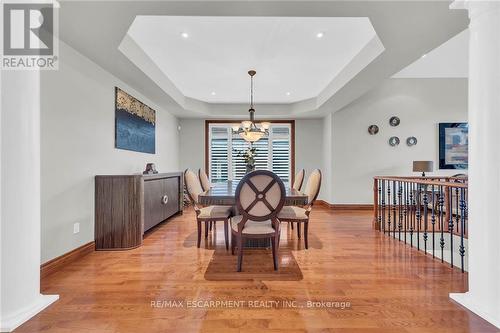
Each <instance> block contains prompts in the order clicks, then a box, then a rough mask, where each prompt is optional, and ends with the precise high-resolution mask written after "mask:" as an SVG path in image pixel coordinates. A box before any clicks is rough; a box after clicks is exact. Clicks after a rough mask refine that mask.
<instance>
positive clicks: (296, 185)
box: [292, 169, 306, 191]
mask: <svg viewBox="0 0 500 333" xmlns="http://www.w3.org/2000/svg"><path fill="white" fill-rule="evenodd" d="M305 174H306V171H305V170H304V169H300V170H299V172H297V173H296V174H295V180H294V181H293V186H292V188H293V189H294V190H297V191H300V189H301V188H302V183H304V176H305Z"/></svg>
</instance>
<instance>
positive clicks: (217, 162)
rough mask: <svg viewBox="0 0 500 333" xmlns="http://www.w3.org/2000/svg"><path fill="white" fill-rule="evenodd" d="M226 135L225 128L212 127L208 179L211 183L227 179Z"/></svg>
mask: <svg viewBox="0 0 500 333" xmlns="http://www.w3.org/2000/svg"><path fill="white" fill-rule="evenodd" d="M228 133H229V132H228V129H227V128H226V127H212V129H211V138H212V139H211V141H210V179H211V182H212V183H217V182H223V181H227V180H228V179H229V178H228V176H229V161H228V145H229V140H228Z"/></svg>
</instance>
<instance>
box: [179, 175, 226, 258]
mask: <svg viewBox="0 0 500 333" xmlns="http://www.w3.org/2000/svg"><path fill="white" fill-rule="evenodd" d="M184 183H185V184H186V189H187V193H188V196H189V199H190V200H191V202H192V203H193V206H194V210H195V212H196V222H197V227H198V241H197V246H198V247H200V243H201V223H202V222H205V239H206V238H207V237H208V229H209V223H212V222H213V223H215V222H217V221H223V222H224V237H225V241H226V250H228V249H229V235H228V228H229V227H228V223H229V217H230V216H231V207H230V206H207V207H202V206H200V204H199V201H198V196H199V195H200V194H201V193H203V192H205V191H203V188H202V187H201V183H200V180H199V179H198V176H196V174H195V173H194V172H193V171H191V170H189V169H186V171H184Z"/></svg>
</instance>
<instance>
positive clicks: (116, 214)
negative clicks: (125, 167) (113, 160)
mask: <svg viewBox="0 0 500 333" xmlns="http://www.w3.org/2000/svg"><path fill="white" fill-rule="evenodd" d="M183 187H184V184H183V175H182V172H171V173H159V174H153V175H140V174H137V175H113V176H95V230H94V235H95V236H94V238H95V248H96V250H126V249H133V248H136V247H138V246H140V245H142V238H143V235H144V233H145V232H146V231H148V230H149V229H151V228H153V227H154V226H156V225H157V224H159V223H161V222H163V221H165V220H166V219H168V218H169V217H171V216H172V215H175V214H176V213H179V212H182V197H183Z"/></svg>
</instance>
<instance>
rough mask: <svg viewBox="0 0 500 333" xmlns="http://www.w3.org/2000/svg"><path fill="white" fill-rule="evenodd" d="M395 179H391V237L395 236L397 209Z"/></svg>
mask: <svg viewBox="0 0 500 333" xmlns="http://www.w3.org/2000/svg"><path fill="white" fill-rule="evenodd" d="M396 195H397V192H396V181H395V180H393V181H392V218H393V222H392V237H394V238H396V211H397V197H396Z"/></svg>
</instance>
